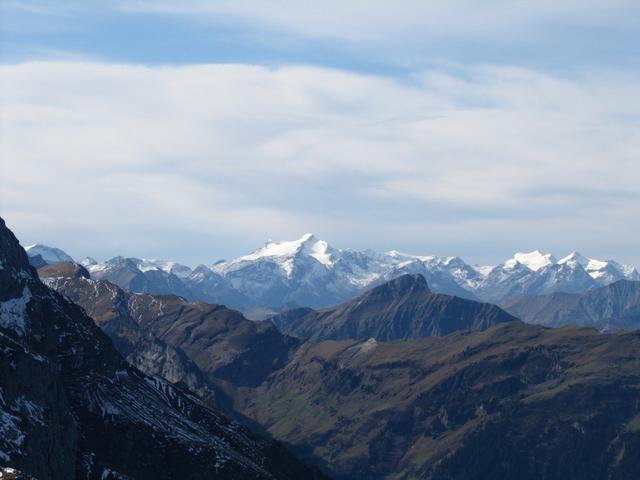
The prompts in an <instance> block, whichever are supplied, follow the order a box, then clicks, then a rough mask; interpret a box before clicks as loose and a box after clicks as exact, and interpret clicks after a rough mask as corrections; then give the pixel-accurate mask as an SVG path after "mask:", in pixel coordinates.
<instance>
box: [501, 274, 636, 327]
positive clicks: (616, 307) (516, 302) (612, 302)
mask: <svg viewBox="0 0 640 480" xmlns="http://www.w3.org/2000/svg"><path fill="white" fill-rule="evenodd" d="M503 306H504V308H505V309H506V310H507V311H509V312H511V313H512V314H514V315H517V316H518V317H519V318H522V320H524V321H525V322H528V323H537V324H541V325H546V326H550V327H558V326H562V325H569V324H573V325H584V326H589V327H594V328H597V329H598V330H601V331H606V332H609V331H616V330H635V329H637V328H640V282H634V281H630V280H620V281H618V282H615V283H612V284H610V285H607V286H605V287H600V288H597V289H595V290H591V291H589V292H587V293H583V294H568V293H555V294H552V295H521V296H517V297H514V298H512V299H510V300H509V301H507V302H505V303H504V305H503Z"/></svg>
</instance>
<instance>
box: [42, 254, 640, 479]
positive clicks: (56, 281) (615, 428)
mask: <svg viewBox="0 0 640 480" xmlns="http://www.w3.org/2000/svg"><path fill="white" fill-rule="evenodd" d="M39 274H40V275H41V277H42V278H43V280H44V281H45V283H46V284H47V285H51V286H52V287H54V288H56V289H58V290H59V291H60V292H61V293H64V295H65V296H67V297H69V298H72V299H74V300H75V301H77V302H78V303H79V304H80V305H83V306H84V307H85V309H86V310H87V311H88V312H90V313H91V314H92V315H94V316H95V317H96V322H97V323H98V324H99V325H101V327H102V328H104V329H105V331H106V332H108V333H109V335H110V336H111V337H112V338H113V339H114V342H115V344H116V345H120V347H119V348H120V349H122V351H129V352H135V355H129V356H128V358H129V359H130V360H131V361H132V362H133V363H134V365H136V366H139V368H141V369H142V370H143V371H147V370H149V371H150V372H155V373H156V374H161V375H173V376H172V377H171V379H172V381H174V382H176V383H177V385H181V384H188V385H189V386H190V387H191V386H193V387H194V388H195V389H196V390H197V391H199V392H212V394H211V395H210V396H208V397H207V401H208V402H209V403H210V404H213V405H220V407H219V408H224V409H225V411H227V412H229V413H230V414H232V415H234V416H235V418H237V419H239V420H243V421H245V422H248V423H249V424H251V425H253V426H254V427H255V428H258V429H260V430H261V431H266V432H267V433H268V434H270V435H272V436H273V437H274V438H276V439H277V440H280V441H282V442H285V443H286V444H287V445H288V446H289V447H290V448H291V449H293V451H294V453H296V454H297V455H298V456H300V457H302V458H303V459H305V460H306V461H308V462H311V463H314V464H316V465H318V466H320V467H321V468H323V469H324V470H325V471H326V472H327V473H328V474H329V475H331V476H332V477H333V478H336V479H350V480H351V479H356V478H358V479H361V478H365V479H374V480H381V479H389V478H428V479H446V478H456V479H462V480H467V479H468V480H471V479H474V480H475V479H480V478H522V479H525V480H526V479H537V478H548V479H563V480H564V479H569V480H571V479H576V480H577V479H581V480H582V479H594V480H595V479H599V478H612V479H626V478H630V476H632V475H633V474H634V472H635V471H637V469H638V468H640V463H639V460H638V459H639V458H640V427H639V426H638V425H640V423H639V422H638V418H640V409H639V408H640V407H638V405H640V392H639V391H638V389H637V387H636V386H637V384H638V382H639V381H640V366H639V365H638V363H637V362H636V361H635V360H633V359H635V358H637V357H638V355H639V354H640V335H639V334H637V333H628V334H616V335H604V334H599V333H597V332H596V331H595V330H593V329H590V328H577V327H564V328H558V329H553V330H549V329H546V328H544V327H541V326H536V325H527V324H524V323H522V322H519V321H517V320H514V319H513V317H510V316H509V315H507V314H506V313H504V312H502V311H501V310H500V309H499V308H497V307H493V306H491V305H484V304H480V303H477V302H474V301H470V300H466V299H460V298H453V297H451V298H449V297H447V296H446V295H442V294H434V293H433V292H431V291H430V289H429V286H428V284H427V283H426V282H425V280H424V279H423V278H422V277H419V276H415V275H405V276H401V277H399V278H397V279H394V280H390V281H388V282H386V283H384V284H382V285H379V286H376V287H373V288H372V289H370V290H369V291H368V292H365V293H364V294H363V295H361V296H360V297H358V298H356V299H354V300H353V301H352V302H348V303H347V304H344V305H341V306H338V307H336V308H334V309H328V310H327V311H329V312H330V315H328V318H330V319H331V321H330V322H328V321H327V320H326V319H324V320H320V323H321V324H323V325H327V324H328V323H333V324H335V325H336V326H338V327H340V326H344V325H349V324H355V325H362V320H363V319H365V320H366V319H367V318H369V317H372V318H374V320H373V321H372V324H373V325H377V324H378V320H377V319H378V318H381V319H383V322H389V323H391V324H392V325H395V326H397V327H400V326H404V327H405V328H408V331H409V332H413V334H414V335H415V336H416V337H420V336H422V335H431V334H435V333H449V332H452V333H449V335H446V336H444V337H434V336H426V337H422V338H415V339H412V340H404V341H398V340H395V341H390V342H386V341H383V339H382V337H384V336H386V335H387V333H386V332H385V331H379V332H377V333H378V334H379V335H380V337H381V338H380V339H378V340H376V339H374V338H368V339H366V340H365V339H364V338H365V337H366V336H367V335H368V334H369V333H371V332H370V331H364V332H361V331H359V330H358V329H350V328H347V329H344V330H342V333H341V338H345V339H343V340H338V341H336V340H322V339H321V338H318V339H316V341H298V340H295V339H291V338H290V337H287V336H286V335H283V334H281V333H280V332H278V331H277V330H276V329H275V328H273V327H271V326H270V323H269V322H259V323H256V322H252V321H249V320H247V319H245V318H244V317H242V315H241V314H239V313H238V312H233V311H230V310H229V309H227V308H225V307H221V306H215V305H206V304H201V303H198V302H196V303H189V302H188V301H186V300H185V299H182V298H179V297H176V296H172V295H148V294H142V295H141V294H137V295H134V294H131V293H128V292H126V291H124V290H122V289H121V288H120V287H117V286H115V285H114V284H111V283H110V282H108V281H105V280H91V279H90V278H87V274H88V272H87V271H86V270H84V269H83V268H82V267H80V266H78V265H74V264H70V263H61V264H57V265H51V266H45V267H43V268H41V269H40V270H39ZM431 301H435V306H442V307H443V308H442V309H438V308H433V307H434V305H431V303H430V302H431ZM451 302H454V303H453V307H455V308H453V312H454V313H455V315H450V314H447V313H451V311H450V310H449V309H451V308H452V305H451ZM457 304H459V305H461V306H462V307H464V308H458V307H456V305H457ZM423 306H427V307H428V309H429V311H430V312H431V313H430V314H429V315H428V316H425V317H423V320H422V321H423V323H424V324H425V326H426V328H413V325H415V324H417V323H419V322H417V321H416V322H413V323H412V322H409V323H406V322H403V321H402V319H403V318H407V317H406V316H405V314H404V313H405V312H406V311H410V312H411V316H413V315H416V314H420V312H422V311H424V310H422V308H423ZM306 311H307V314H311V313H312V312H310V311H309V310H308V309H306ZM321 313H322V312H321ZM376 315H377V317H376ZM223 319H227V320H223ZM228 319H233V320H232V321H229V320H228ZM130 323H138V324H139V326H140V327H142V328H140V331H144V332H147V331H148V332H149V337H151V338H146V339H144V338H142V337H138V336H136V335H133V336H132V335H129V334H127V333H126V331H127V329H123V330H121V329H120V328H118V325H120V324H124V325H128V324H130ZM380 324H382V323H380ZM252 325H254V326H255V325H258V326H263V327H267V330H262V329H260V328H252V327H251V326H252ZM366 326H367V327H368V326H369V324H366ZM434 326H437V327H438V328H436V329H434V328H433V327H434ZM130 328H133V330H137V328H136V327H130ZM337 330H340V328H337ZM456 330H457V331H456ZM265 331H268V332H270V333H269V335H267V337H265V336H264V333H263V332H265ZM238 332H242V333H238ZM374 333H375V332H374ZM349 336H354V337H358V338H348V337H349ZM403 337H407V335H403ZM129 338H130V339H132V341H131V342H130V343H129V344H128V340H127V339H129ZM265 338H269V340H268V341H267V342H265V340H264V339H265ZM156 342H160V344H161V345H165V346H166V345H168V346H170V348H171V349H173V350H174V351H175V352H181V353H182V354H184V358H182V359H178V360H176V358H178V356H177V355H166V353H165V352H166V351H167V350H166V349H163V348H157V346H154V344H156ZM265 344H266V345H268V347H267V348H265ZM252 352H255V353H252ZM185 364H189V365H191V367H192V368H193V369H195V371H196V372H197V375H198V376H197V377H196V376H193V375H192V373H190V372H191V370H190V369H189V368H184V365H185ZM261 364H262V365H261ZM245 365H246V366H247V367H248V368H244V366H245ZM159 366H161V367H162V369H161V370H158V368H159ZM228 366H231V368H230V369H229V368H228ZM256 372H259V374H257V375H256ZM147 373H149V372H147ZM190 376H191V379H190ZM199 382H204V386H205V387H206V388H204V389H202V388H200V389H199V387H202V385H203V383H199Z"/></svg>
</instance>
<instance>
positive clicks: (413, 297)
mask: <svg viewBox="0 0 640 480" xmlns="http://www.w3.org/2000/svg"><path fill="white" fill-rule="evenodd" d="M270 320H271V322H272V323H273V324H274V325H276V326H277V327H278V329H279V330H280V331H281V332H283V333H286V334H288V335H293V336H296V337H299V338H308V339H311V340H312V341H322V340H345V339H354V340H366V339H368V338H375V339H376V340H383V341H386V340H398V339H409V338H420V337H427V336H441V335H448V334H450V333H452V332H455V331H459V330H485V329H487V328H489V327H490V326H492V325H495V324H497V323H503V322H509V321H513V320H515V317H512V316H511V315H509V314H508V313H506V312H504V311H503V310H501V309H500V308H498V307H496V306H495V305H490V304H487V303H480V302H475V301H473V300H466V299H463V298H459V297H453V296H450V295H444V294H437V293H433V292H431V290H429V287H428V286H427V282H426V281H425V279H424V277H423V276H422V275H419V274H415V275H402V276H400V277H398V278H395V279H393V280H390V281H389V282H386V283H384V284H382V285H379V286H377V287H374V288H372V289H371V290H369V291H367V292H365V293H364V294H362V295H360V296H359V297H357V298H355V299H354V300H351V301H349V302H347V303H344V304H342V305H338V306H336V307H331V308H324V309H321V310H311V309H308V308H301V309H294V310H290V311H287V312H283V313H281V314H279V315H276V316H274V317H271V318H270Z"/></svg>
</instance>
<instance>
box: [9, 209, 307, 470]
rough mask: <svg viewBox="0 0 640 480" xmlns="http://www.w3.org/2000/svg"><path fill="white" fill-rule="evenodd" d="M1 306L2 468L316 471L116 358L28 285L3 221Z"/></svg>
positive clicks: (65, 309) (81, 316)
mask: <svg viewBox="0 0 640 480" xmlns="http://www.w3.org/2000/svg"><path fill="white" fill-rule="evenodd" d="M80 278H82V277H80ZM0 302H1V303H0V313H1V316H0V320H1V321H0V389H1V390H0V391H1V393H2V395H0V431H1V432H0V433H1V434H0V456H1V457H2V458H1V459H0V461H1V462H2V463H4V464H6V465H10V466H13V467H17V468H18V469H20V470H22V471H23V472H25V473H26V474H29V475H33V476H35V477H37V478H40V479H54V480H57V479H65V480H67V479H99V478H105V477H104V475H107V476H108V478H111V479H124V478H136V479H147V478H148V479H170V478H194V479H200V478H201V479H208V478H233V479H235V478H252V479H253V478H264V479H274V478H283V479H297V478H314V477H315V478H317V477H318V474H317V472H315V471H314V470H313V469H311V468H309V467H307V466H305V465H304V464H302V463H300V462H298V461H297V460H296V459H295V458H294V457H292V456H291V454H289V453H288V452H287V451H286V450H285V449H284V448H282V447H281V446H279V445H278V444H276V443H274V442H273V441H271V440H266V439H265V438H262V437H260V436H257V435H255V434H253V433H251V432H250V431H249V430H247V429H246V428H245V427H242V426H241V425H239V424H237V423H235V422H232V421H230V420H228V419H227V418H226V417H224V416H223V415H221V414H219V413H217V412H216V411H214V410H212V409H211V408H209V407H207V406H206V405H204V404H203V403H202V402H201V401H200V400H199V399H198V398H197V397H195V396H194V395H193V394H192V393H190V392H189V391H186V390H182V389H180V388H177V387H175V386H172V385H171V384H169V383H167V382H166V381H164V380H161V379H159V378H153V377H149V376H146V375H144V374H142V373H141V372H140V371H139V370H137V369H135V368H133V367H131V366H130V365H129V364H127V363H126V362H125V361H124V359H123V358H122V357H121V356H120V354H119V353H118V352H117V351H116V350H115V349H114V347H113V345H112V343H111V341H110V340H109V338H108V337H107V336H106V335H105V334H104V333H103V332H102V331H101V330H100V329H99V328H98V327H97V326H96V325H95V323H94V322H93V321H92V320H91V318H89V317H88V316H87V315H86V314H85V312H84V311H83V310H82V309H81V308H80V307H78V306H77V305H75V304H73V303H71V302H70V301H68V300H67V299H65V298H64V297H63V296H62V295H60V294H58V293H56V292H55V291H53V290H51V289H49V288H47V287H46V286H45V285H43V284H42V283H41V282H40V281H39V280H38V277H37V275H36V272H35V270H34V269H33V268H32V267H31V266H30V265H29V263H28V259H27V255H26V254H25V252H24V250H23V249H22V248H21V247H20V246H19V244H18V241H17V240H16V238H15V237H14V235H13V234H12V233H11V232H10V231H9V230H8V229H7V228H6V226H5V224H4V221H3V220H2V219H0Z"/></svg>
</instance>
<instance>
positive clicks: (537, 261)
mask: <svg viewBox="0 0 640 480" xmlns="http://www.w3.org/2000/svg"><path fill="white" fill-rule="evenodd" d="M518 263H520V264H522V265H524V266H526V267H527V268H529V269H530V270H533V271H534V272H537V271H538V270H540V269H541V268H544V267H546V266H548V265H553V264H555V263H556V259H555V257H554V256H553V255H551V254H550V253H542V252H541V251H540V250H534V251H533V252H526V253H523V252H518V253H516V254H515V255H514V256H513V258H511V259H509V260H507V261H506V262H505V263H504V264H505V266H506V267H508V268H513V267H515V266H516V264H518Z"/></svg>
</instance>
